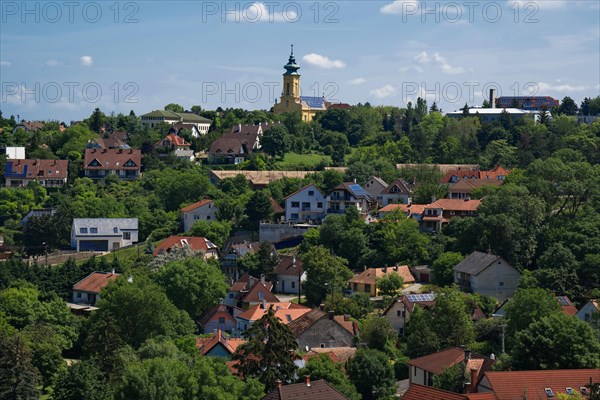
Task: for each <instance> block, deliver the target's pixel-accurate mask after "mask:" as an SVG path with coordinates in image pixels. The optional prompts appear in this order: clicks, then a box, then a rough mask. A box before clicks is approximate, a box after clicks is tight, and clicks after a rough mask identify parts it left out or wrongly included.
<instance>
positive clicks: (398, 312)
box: [396, 310, 404, 317]
mask: <svg viewBox="0 0 600 400" xmlns="http://www.w3.org/2000/svg"><path fill="white" fill-rule="evenodd" d="M396 316H397V317H404V310H396Z"/></svg>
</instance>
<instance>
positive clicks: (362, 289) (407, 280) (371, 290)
mask: <svg viewBox="0 0 600 400" xmlns="http://www.w3.org/2000/svg"><path fill="white" fill-rule="evenodd" d="M389 274H398V275H400V277H401V278H402V279H403V281H404V285H406V286H408V285H411V284H413V283H415V278H414V277H413V276H412V274H411V272H410V268H409V267H408V265H395V266H393V267H387V266H386V267H383V268H366V269H365V270H364V271H363V272H361V273H360V274H356V275H354V277H352V278H351V279H350V280H349V281H348V283H349V287H350V289H351V290H353V291H354V292H357V293H366V294H368V295H369V296H371V297H374V296H378V295H379V290H378V289H377V279H378V278H383V277H384V276H386V275H389Z"/></svg>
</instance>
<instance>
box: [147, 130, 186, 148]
mask: <svg viewBox="0 0 600 400" xmlns="http://www.w3.org/2000/svg"><path fill="white" fill-rule="evenodd" d="M190 146H191V144H190V143H188V142H186V141H185V139H184V138H182V137H181V136H179V135H177V134H175V133H169V134H168V135H167V136H165V137H164V138H162V139H161V140H159V141H158V142H156V143H155V144H154V147H155V148H156V149H159V150H166V151H175V150H177V149H183V150H189V148H190Z"/></svg>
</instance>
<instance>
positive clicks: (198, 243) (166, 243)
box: [152, 235, 217, 257]
mask: <svg viewBox="0 0 600 400" xmlns="http://www.w3.org/2000/svg"><path fill="white" fill-rule="evenodd" d="M185 244H187V245H188V246H190V249H192V250H193V251H199V250H200V251H203V252H207V251H209V250H216V249H217V246H216V245H215V244H213V243H212V242H211V241H210V240H208V239H207V238H204V237H201V236H175V235H174V236H169V237H168V238H166V239H165V240H163V241H162V242H160V243H159V244H158V245H157V246H156V248H155V249H154V253H152V255H153V256H154V257H156V256H158V255H160V254H163V253H166V252H167V251H168V250H170V249H172V248H173V247H180V248H182V247H183V246H184V245H185Z"/></svg>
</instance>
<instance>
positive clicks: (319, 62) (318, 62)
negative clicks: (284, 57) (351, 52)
mask: <svg viewBox="0 0 600 400" xmlns="http://www.w3.org/2000/svg"><path fill="white" fill-rule="evenodd" d="M302 60H303V61H304V62H307V63H308V64H310V65H314V66H315V67H319V68H327V69H331V68H344V67H345V66H346V63H345V62H343V61H342V60H330V59H329V58H327V57H325V56H322V55H320V54H316V53H310V54H307V55H305V56H304V57H302Z"/></svg>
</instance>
